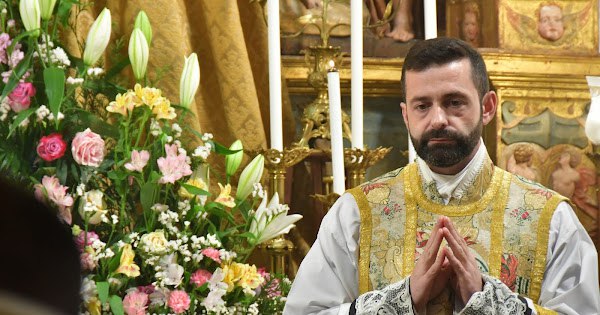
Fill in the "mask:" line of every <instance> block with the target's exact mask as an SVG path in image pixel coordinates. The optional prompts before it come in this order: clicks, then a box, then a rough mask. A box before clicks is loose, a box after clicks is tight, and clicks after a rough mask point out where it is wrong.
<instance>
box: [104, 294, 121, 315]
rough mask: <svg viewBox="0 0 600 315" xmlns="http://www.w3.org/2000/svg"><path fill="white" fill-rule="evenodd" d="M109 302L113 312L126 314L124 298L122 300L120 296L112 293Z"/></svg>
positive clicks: (117, 314) (116, 314)
mask: <svg viewBox="0 0 600 315" xmlns="http://www.w3.org/2000/svg"><path fill="white" fill-rule="evenodd" d="M108 304H110V310H111V311H112V312H113V314H115V315H125V311H124V310H123V300H121V298H120V297H118V296H116V295H111V297H110V301H108Z"/></svg>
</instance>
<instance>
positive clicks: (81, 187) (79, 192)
mask: <svg viewBox="0 0 600 315" xmlns="http://www.w3.org/2000/svg"><path fill="white" fill-rule="evenodd" d="M75 191H76V192H77V196H83V194H84V193H85V184H84V183H81V184H79V185H77V188H76V189H75Z"/></svg>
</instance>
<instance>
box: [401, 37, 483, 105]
mask: <svg viewBox="0 0 600 315" xmlns="http://www.w3.org/2000/svg"><path fill="white" fill-rule="evenodd" d="M464 58H467V59H468V60H469V61H470V63H471V79H472V80H473V84H474V85H475V87H476V88H477V92H478V94H479V100H482V99H483V96H484V95H485V94H486V93H487V92H488V91H489V90H490V84H489V82H488V74H487V69H486V67H485V62H484V61H483V58H482V57H481V55H480V54H479V53H478V52H477V50H475V49H474V48H473V47H471V46H470V45H469V44H467V43H466V42H464V41H462V40H460V39H456V38H448V37H438V38H433V39H428V40H423V41H419V42H417V43H416V44H415V45H414V46H412V47H411V48H410V50H409V51H408V54H407V55H406V57H405V58H404V65H403V66H402V78H401V80H400V85H401V87H402V101H403V102H406V81H405V78H406V71H424V70H427V69H429V68H430V67H433V66H441V65H445V64H447V63H450V62H452V61H457V60H461V59H464Z"/></svg>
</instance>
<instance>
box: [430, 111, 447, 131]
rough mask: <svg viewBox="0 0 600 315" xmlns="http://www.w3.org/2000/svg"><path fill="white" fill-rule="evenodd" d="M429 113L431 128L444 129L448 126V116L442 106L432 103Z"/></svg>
mask: <svg viewBox="0 0 600 315" xmlns="http://www.w3.org/2000/svg"><path fill="white" fill-rule="evenodd" d="M430 113H431V127H432V128H433V129H444V128H445V127H446V126H448V116H447V115H446V111H445V110H444V108H443V107H441V106H438V105H434V106H433V108H432V110H431V112H430Z"/></svg>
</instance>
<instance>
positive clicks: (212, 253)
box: [202, 247, 221, 264]
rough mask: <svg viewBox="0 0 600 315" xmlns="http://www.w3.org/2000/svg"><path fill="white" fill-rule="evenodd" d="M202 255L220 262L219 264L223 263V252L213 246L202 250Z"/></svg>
mask: <svg viewBox="0 0 600 315" xmlns="http://www.w3.org/2000/svg"><path fill="white" fill-rule="evenodd" d="M202 255H204V256H206V257H208V258H210V259H212V260H214V261H216V262H218V263H219V264H220V263H221V253H220V252H219V250H218V249H214V248H212V247H209V248H205V249H203V250H202Z"/></svg>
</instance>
